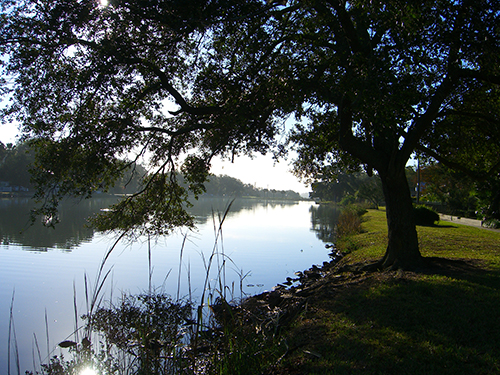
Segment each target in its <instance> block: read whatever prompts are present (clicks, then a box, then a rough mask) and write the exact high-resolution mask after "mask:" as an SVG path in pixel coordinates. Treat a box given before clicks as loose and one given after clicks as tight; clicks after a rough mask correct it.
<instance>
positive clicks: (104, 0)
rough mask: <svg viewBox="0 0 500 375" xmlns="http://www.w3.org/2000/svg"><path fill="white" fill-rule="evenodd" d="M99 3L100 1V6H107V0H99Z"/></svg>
mask: <svg viewBox="0 0 500 375" xmlns="http://www.w3.org/2000/svg"><path fill="white" fill-rule="evenodd" d="M100 3H101V6H102V7H107V6H108V3H109V1H108V0H100Z"/></svg>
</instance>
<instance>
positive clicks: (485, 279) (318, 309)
mask: <svg viewBox="0 0 500 375" xmlns="http://www.w3.org/2000/svg"><path fill="white" fill-rule="evenodd" d="M418 234H419V241H420V246H421V252H422V254H423V256H425V257H435V258H438V259H436V264H438V265H439V266H440V268H439V269H438V271H437V272H436V270H434V271H433V272H420V273H416V272H402V271H391V272H370V273H366V272H355V271H352V269H351V270H349V268H348V267H346V268H344V269H343V271H340V272H339V271H334V272H331V273H329V274H327V275H325V277H324V278H323V279H321V280H319V281H318V283H317V285H316V286H315V288H314V293H310V294H309V295H308V296H307V301H306V303H305V304H303V306H305V307H304V308H303V309H302V310H301V311H300V313H298V314H296V316H295V319H294V320H293V323H292V324H291V325H289V326H288V328H287V329H284V330H283V331H282V341H281V346H284V347H286V351H285V352H284V353H283V354H282V356H281V358H280V360H279V364H278V365H277V366H275V367H274V368H273V369H272V370H270V373H274V374H499V373H500V277H499V276H500V233H499V232H494V231H488V230H485V229H480V228H472V227H465V226H461V225H458V224H452V223H448V222H441V223H440V224H439V225H437V226H434V227H418ZM386 235H387V227H386V221H385V212H383V211H382V210H380V211H378V210H370V211H369V212H368V213H367V214H366V215H365V216H364V223H363V233H361V234H358V235H354V236H352V237H350V238H349V239H344V242H345V243H347V245H348V247H349V249H351V250H352V251H351V253H350V254H348V255H347V256H346V257H345V258H344V260H343V263H344V265H350V264H353V263H357V262H365V261H367V260H370V259H371V260H375V259H378V258H380V257H382V255H383V253H384V249H385V244H386Z"/></svg>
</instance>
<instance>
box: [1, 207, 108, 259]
mask: <svg viewBox="0 0 500 375" xmlns="http://www.w3.org/2000/svg"><path fill="white" fill-rule="evenodd" d="M115 201H116V198H94V199H88V200H82V201H65V202H63V203H62V204H61V205H60V206H59V214H58V220H59V223H58V224H56V226H55V229H54V228H47V227H45V226H43V225H42V223H41V221H42V219H41V218H40V219H38V220H36V221H35V223H34V224H33V225H31V226H30V221H29V214H30V210H31V209H32V208H33V206H34V204H33V202H32V201H31V200H30V199H29V198H19V199H2V200H0V241H1V243H2V244H9V243H14V244H20V245H22V246H24V247H26V248H27V249H32V250H37V251H47V249H50V248H59V249H65V250H71V249H73V248H75V247H77V246H79V245H80V244H81V243H84V242H89V241H91V240H92V237H93V235H94V231H93V230H92V229H91V228H88V227H87V226H86V224H87V219H88V217H90V216H92V215H94V214H96V213H98V212H99V210H100V209H101V208H104V207H108V206H109V205H110V204H111V203H112V202H115Z"/></svg>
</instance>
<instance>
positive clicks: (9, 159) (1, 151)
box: [0, 142, 34, 188]
mask: <svg viewBox="0 0 500 375" xmlns="http://www.w3.org/2000/svg"><path fill="white" fill-rule="evenodd" d="M33 160H34V155H33V152H32V151H31V149H30V146H29V144H25V143H20V144H18V145H15V146H14V145H12V144H9V145H7V146H5V145H4V144H3V143H1V142H0V181H5V182H8V183H9V184H10V185H11V186H23V187H25V188H29V187H30V186H31V183H30V175H29V173H28V168H29V165H30V164H31V163H32V162H33Z"/></svg>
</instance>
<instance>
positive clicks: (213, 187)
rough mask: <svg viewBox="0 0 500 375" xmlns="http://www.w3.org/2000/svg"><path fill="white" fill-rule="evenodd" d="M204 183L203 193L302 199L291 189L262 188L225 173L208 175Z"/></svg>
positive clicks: (219, 195) (209, 194)
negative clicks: (204, 190)
mask: <svg viewBox="0 0 500 375" xmlns="http://www.w3.org/2000/svg"><path fill="white" fill-rule="evenodd" d="M204 185H205V189H206V192H205V195H208V196H218V197H221V196H231V197H256V198H262V199H287V200H299V199H302V197H301V196H300V194H299V193H297V192H295V191H292V190H276V189H263V188H259V187H256V186H254V185H251V184H245V183H243V182H242V181H240V180H238V179H237V178H234V177H230V176H227V175H220V176H215V175H210V176H209V178H208V181H207V182H206V183H205V184H204Z"/></svg>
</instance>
